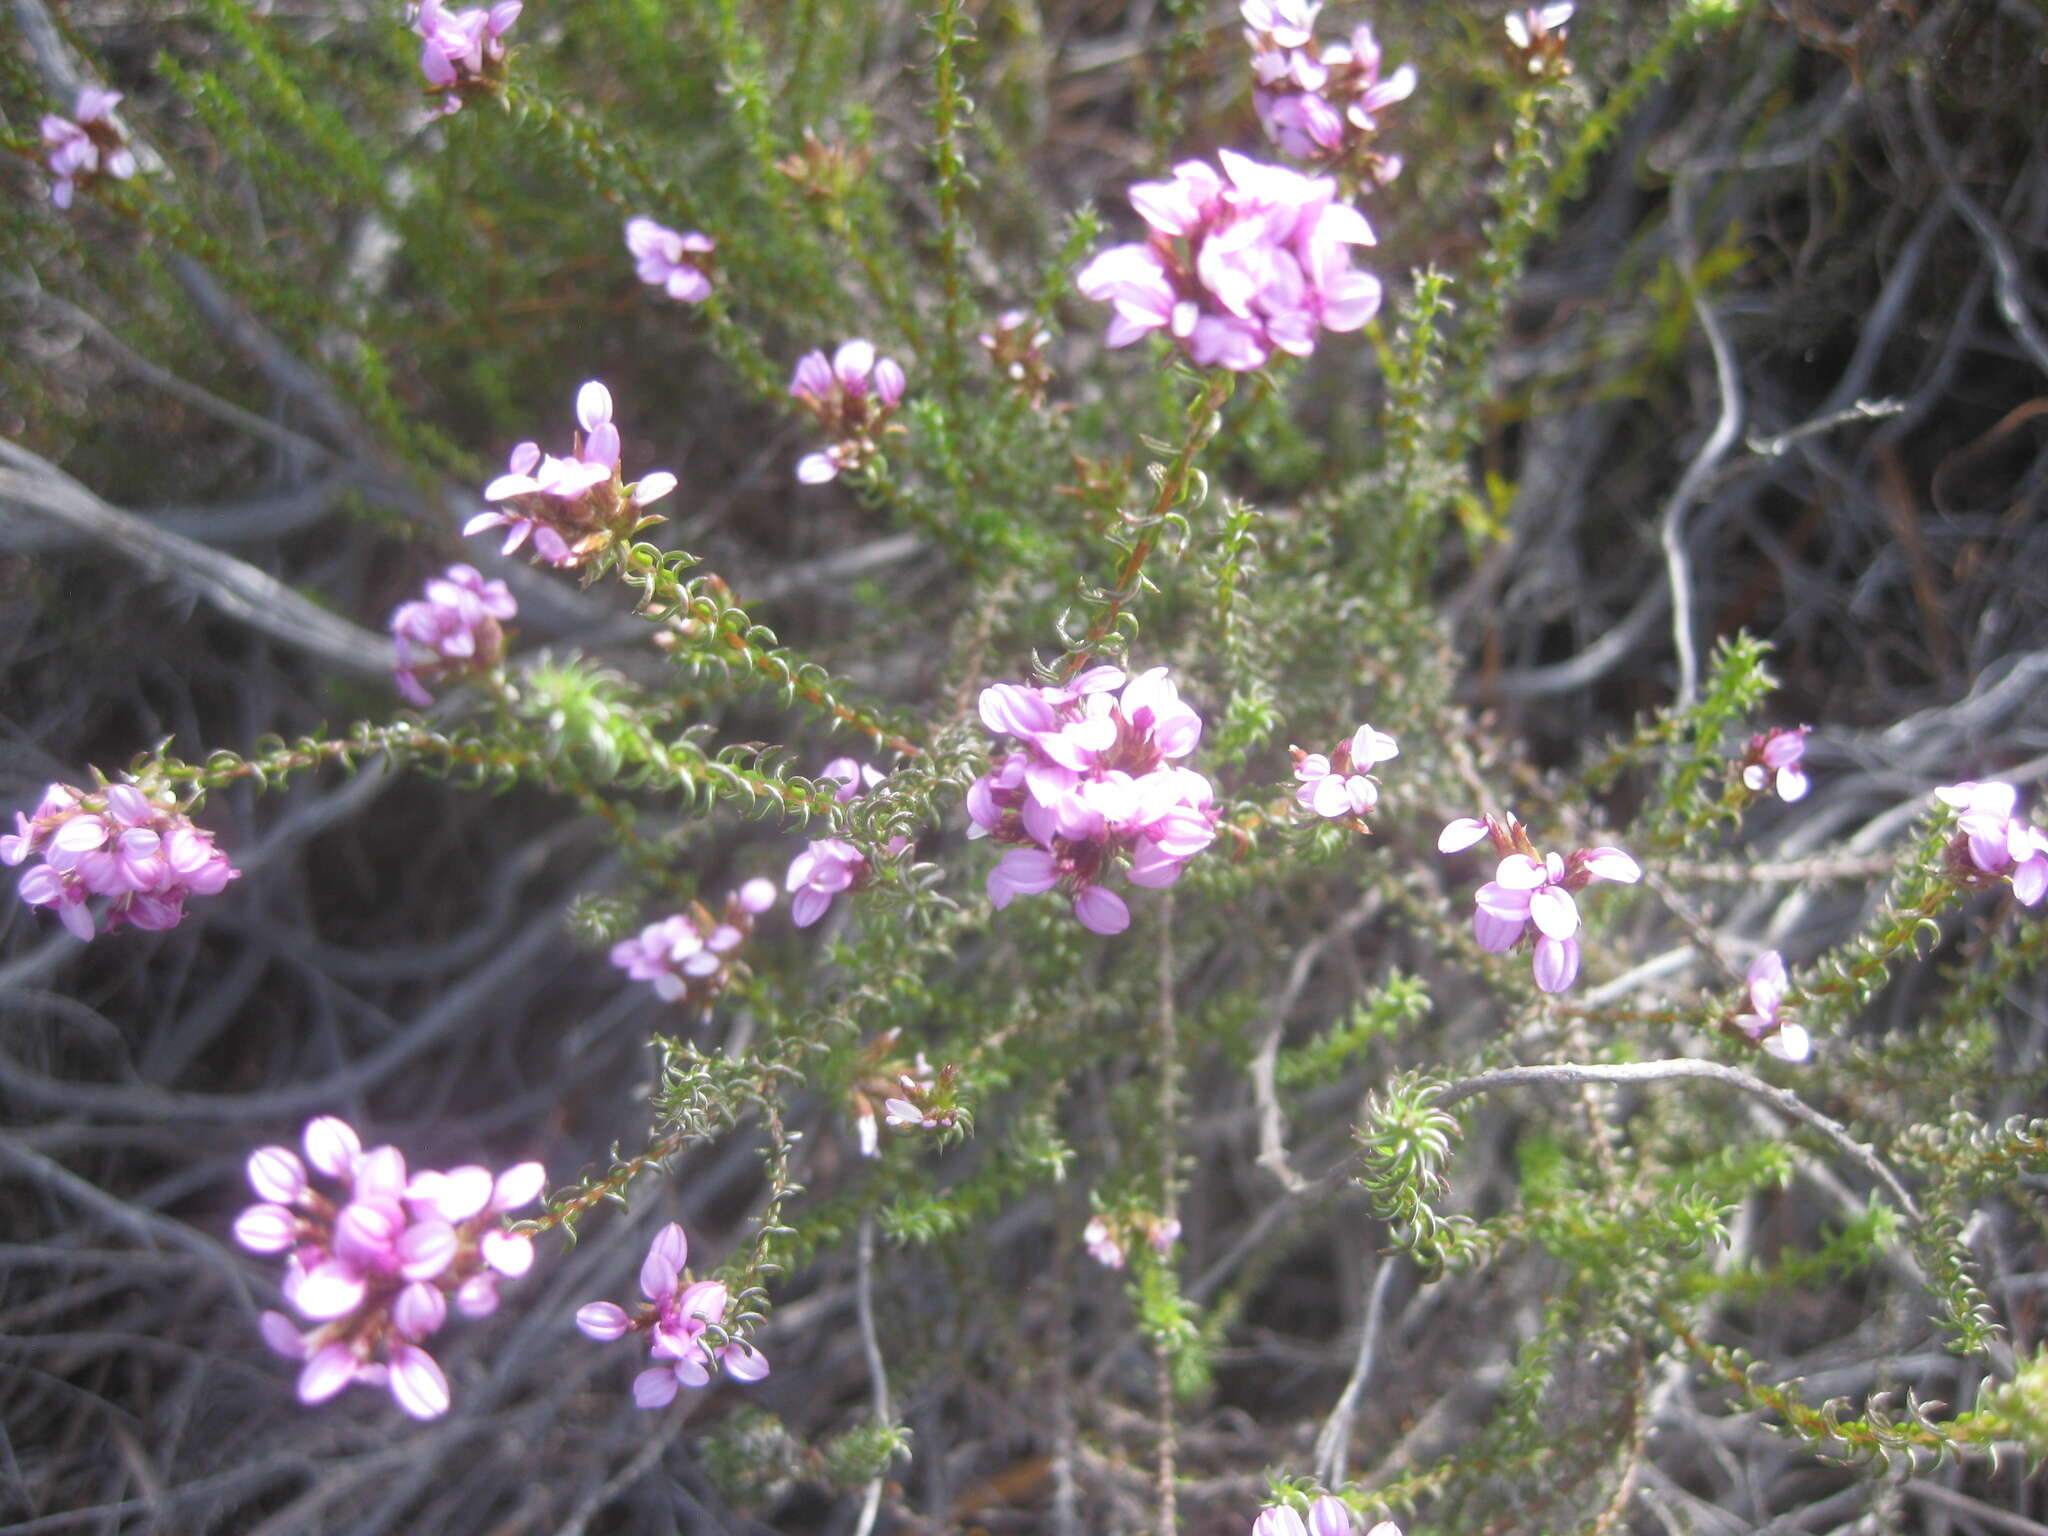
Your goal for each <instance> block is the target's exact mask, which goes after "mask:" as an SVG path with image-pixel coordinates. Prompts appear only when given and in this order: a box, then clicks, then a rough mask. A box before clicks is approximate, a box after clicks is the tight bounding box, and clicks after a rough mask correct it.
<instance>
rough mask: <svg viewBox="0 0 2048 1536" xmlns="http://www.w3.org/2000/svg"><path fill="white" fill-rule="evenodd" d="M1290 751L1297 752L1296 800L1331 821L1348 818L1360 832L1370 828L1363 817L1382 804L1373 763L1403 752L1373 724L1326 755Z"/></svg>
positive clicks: (1354, 733) (1295, 751)
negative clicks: (1373, 771)
mask: <svg viewBox="0 0 2048 1536" xmlns="http://www.w3.org/2000/svg"><path fill="white" fill-rule="evenodd" d="M1287 750H1288V751H1289V752H1291V753H1293V754H1294V777H1295V779H1296V780H1297V781H1299V783H1300V784H1301V788H1300V789H1298V790H1296V791H1295V792H1294V799H1295V803H1296V804H1297V805H1299V806H1300V807H1301V808H1302V809H1303V810H1305V811H1313V812H1314V813H1315V814H1316V815H1318V816H1322V817H1327V818H1328V819H1329V820H1332V821H1349V822H1350V823H1351V824H1352V825H1353V826H1355V827H1357V828H1358V830H1359V831H1361V832H1363V831H1366V830H1368V829H1367V827H1366V825H1365V819H1364V818H1365V817H1366V816H1367V815H1368V814H1369V813H1370V812H1371V811H1372V810H1373V808H1374V807H1375V806H1377V805H1378V804H1379V803H1380V788H1379V780H1377V779H1375V778H1374V777H1373V776H1372V768H1373V765H1374V764H1375V763H1384V762H1388V761H1391V760H1392V759H1394V758H1396V757H1399V756H1400V755H1401V749H1400V747H1398V746H1396V745H1395V743H1394V738H1393V737H1391V736H1389V735H1388V734H1387V733H1386V732H1385V731H1380V730H1375V729H1373V727H1371V726H1370V725H1361V726H1360V727H1359V728H1358V729H1357V730H1355V731H1353V732H1352V733H1351V739H1350V740H1348V741H1341V742H1339V743H1338V744H1337V745H1336V746H1335V747H1333V748H1332V749H1331V750H1330V752H1329V754H1328V755H1327V756H1325V755H1324V754H1323V753H1321V752H1304V751H1302V750H1301V748H1299V747H1289V748H1288V749H1287Z"/></svg>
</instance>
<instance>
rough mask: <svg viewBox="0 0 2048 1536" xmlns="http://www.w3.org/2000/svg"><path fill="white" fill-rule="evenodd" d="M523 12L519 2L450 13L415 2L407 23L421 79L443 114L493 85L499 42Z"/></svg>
mask: <svg viewBox="0 0 2048 1536" xmlns="http://www.w3.org/2000/svg"><path fill="white" fill-rule="evenodd" d="M522 8H523V7H522V4H521V0H497V4H495V5H493V6H491V7H490V8H489V9H488V10H486V9H484V8H483V7H481V6H479V7H477V8H475V9H472V10H466V11H450V10H448V9H447V8H446V7H445V6H444V5H443V4H442V3H441V0H420V3H419V6H418V8H417V9H416V10H415V11H414V12H413V16H412V23H411V25H412V29H413V31H415V32H417V33H418V34H419V36H420V73H421V74H422V75H424V76H425V77H426V81H427V88H428V91H429V93H430V94H432V95H437V96H442V103H441V110H442V112H443V113H444V114H445V113H449V112H455V111H459V110H460V109H461V107H462V103H463V100H464V99H465V98H466V97H469V96H473V95H477V94H480V93H482V92H485V91H488V90H490V89H491V88H492V87H493V86H495V85H496V84H497V79H498V75H499V73H500V66H501V65H502V64H503V62H504V58H505V44H504V36H505V34H506V33H507V32H509V31H510V30H511V29H512V23H513V22H515V21H517V20H518V19H519V12H520V10H521V9H522ZM443 93H445V95H444V94H443Z"/></svg>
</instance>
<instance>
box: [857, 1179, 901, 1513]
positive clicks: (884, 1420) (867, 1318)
mask: <svg viewBox="0 0 2048 1536" xmlns="http://www.w3.org/2000/svg"><path fill="white" fill-rule="evenodd" d="M855 1259H856V1262H857V1265H858V1267H857V1268H856V1270H855V1271H854V1284H853V1311H854V1316H855V1317H856V1318H857V1319H858V1320H859V1322H860V1352H861V1354H862V1355H863V1356H864V1357H865V1358H866V1360H867V1364H868V1397H869V1400H870V1402H871V1403H872V1404H873V1407H874V1414H875V1423H876V1424H878V1425H880V1426H882V1427H883V1428H887V1427H888V1426H889V1425H890V1424H892V1423H894V1422H895V1418H896V1415H895V1412H894V1410H893V1409H891V1408H890V1406H889V1372H888V1370H887V1368H886V1367H884V1366H883V1364H882V1346H881V1343H880V1341H879V1340H878V1339H877V1338H876V1337H875V1213H874V1212H873V1211H862V1212H861V1213H860V1242H859V1246H858V1247H857V1248H856V1249H855ZM887 1475H888V1469H887V1468H886V1467H884V1468H883V1469H882V1470H881V1471H878V1472H876V1473H875V1475H874V1476H873V1477H871V1478H869V1479H868V1486H867V1492H866V1493H864V1494H863V1495H862V1496H861V1504H860V1519H858V1520H857V1521H855V1522H854V1526H853V1536H868V1533H869V1532H871V1531H872V1530H874V1528H875V1516H876V1515H878V1514H880V1513H881V1510H882V1488H883V1485H884V1480H885V1478H886V1477H887Z"/></svg>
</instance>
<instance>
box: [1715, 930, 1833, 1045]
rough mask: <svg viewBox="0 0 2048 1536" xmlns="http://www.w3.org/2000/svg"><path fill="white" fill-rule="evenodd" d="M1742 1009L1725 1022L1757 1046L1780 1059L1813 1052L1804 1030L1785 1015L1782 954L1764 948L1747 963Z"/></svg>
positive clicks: (1786, 984)
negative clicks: (1745, 987) (1745, 989)
mask: <svg viewBox="0 0 2048 1536" xmlns="http://www.w3.org/2000/svg"><path fill="white" fill-rule="evenodd" d="M1745 981H1746V985H1747V987H1748V991H1747V992H1746V993H1744V995H1743V1000H1742V1001H1743V1011H1742V1012H1739V1013H1735V1014H1731V1015H1730V1016H1729V1020H1728V1022H1729V1023H1730V1024H1731V1025H1732V1026H1733V1027H1734V1029H1735V1031H1736V1032H1737V1033H1738V1034H1740V1035H1741V1036H1742V1038H1743V1039H1745V1040H1747V1041H1748V1042H1749V1043H1750V1044H1751V1045H1759V1046H1762V1047H1763V1048H1764V1050H1766V1051H1767V1052H1769V1053H1770V1054H1771V1055H1773V1056H1775V1057H1777V1058H1778V1060H1780V1061H1790V1062H1800V1061H1805V1060H1806V1059H1807V1058H1808V1057H1809V1056H1811V1055H1812V1054H1813V1040H1812V1038H1811V1037H1810V1036H1809V1035H1808V1034H1807V1033H1806V1030H1805V1029H1804V1028H1803V1027H1801V1026H1800V1025H1798V1024H1795V1023H1793V1022H1792V1020H1790V1019H1788V1018H1786V1017H1785V1016H1784V1007H1783V1005H1784V1001H1785V993H1786V991H1787V990H1788V983H1787V981H1786V977H1785V957H1784V956H1783V955H1781V954H1779V953H1778V952H1777V951H1776V950H1775V949H1767V950H1765V951H1764V952H1763V953H1762V954H1760V955H1758V956H1757V957H1756V958H1755V959H1754V960H1752V961H1750V963H1749V975H1748V976H1747V978H1745Z"/></svg>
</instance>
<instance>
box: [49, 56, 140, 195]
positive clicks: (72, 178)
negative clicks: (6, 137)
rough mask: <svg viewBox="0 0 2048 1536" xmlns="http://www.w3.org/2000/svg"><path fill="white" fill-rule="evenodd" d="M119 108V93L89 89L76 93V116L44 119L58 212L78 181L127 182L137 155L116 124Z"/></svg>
mask: <svg viewBox="0 0 2048 1536" xmlns="http://www.w3.org/2000/svg"><path fill="white" fill-rule="evenodd" d="M120 104H121V93H120V92H119V91H103V90H101V89H100V88H99V87H98V86H94V85H88V86H86V87H85V88H84V89H83V90H81V91H80V92H79V93H78V105H77V106H76V107H75V108H73V112H74V114H75V116H73V117H59V116H58V115H57V114H56V113H54V112H51V113H48V114H46V115H45V116H44V118H43V121H42V133H43V149H44V151H45V159H44V163H45V164H46V165H48V166H49V168H50V174H51V175H52V176H54V177H55V178H56V180H55V181H53V182H51V183H50V201H51V202H53V203H55V204H56V205H57V206H58V207H59V208H69V207H70V206H71V197H72V193H73V191H74V189H75V188H76V187H77V186H78V184H79V183H81V182H90V181H91V180H92V179H93V178H94V177H95V176H110V177H112V178H113V179H114V180H116V181H126V180H127V179H128V178H129V177H130V176H133V175H134V174H135V152H134V151H133V150H131V149H130V148H129V147H128V143H127V140H125V139H124V138H122V137H121V130H120V128H119V126H118V125H116V123H115V122H114V116H113V113H114V108H115V107H117V106H119V105H120Z"/></svg>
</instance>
